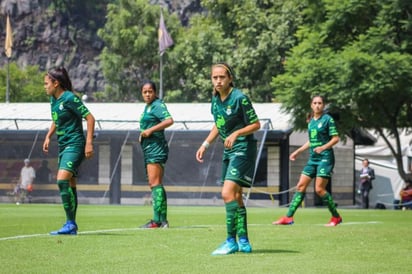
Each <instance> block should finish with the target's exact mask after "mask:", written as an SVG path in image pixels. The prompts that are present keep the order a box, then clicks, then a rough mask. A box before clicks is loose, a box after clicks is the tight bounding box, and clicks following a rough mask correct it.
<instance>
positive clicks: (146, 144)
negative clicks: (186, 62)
mask: <svg viewBox="0 0 412 274" xmlns="http://www.w3.org/2000/svg"><path fill="white" fill-rule="evenodd" d="M141 93H142V97H143V100H144V102H145V103H146V106H145V108H144V111H143V113H142V115H141V116H140V136H139V142H140V144H141V146H142V150H143V157H144V162H145V167H146V175H147V179H148V183H149V187H150V189H151V191H152V205H153V219H152V220H150V221H149V222H148V223H147V224H145V225H143V226H141V228H168V227H169V222H168V220H167V196H166V191H165V189H164V187H163V183H162V180H163V174H164V166H165V164H166V161H167V158H168V154H169V147H168V145H167V141H166V137H165V133H164V131H165V129H166V128H167V127H170V126H171V125H173V118H172V116H171V115H170V113H169V111H168V110H167V107H166V105H165V103H164V102H163V101H162V100H161V99H159V98H158V97H157V95H156V85H155V83H153V82H152V81H145V82H144V83H143V85H142V87H141Z"/></svg>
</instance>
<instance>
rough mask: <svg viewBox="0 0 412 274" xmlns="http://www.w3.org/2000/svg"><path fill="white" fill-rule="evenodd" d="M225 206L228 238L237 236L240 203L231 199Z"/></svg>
mask: <svg viewBox="0 0 412 274" xmlns="http://www.w3.org/2000/svg"><path fill="white" fill-rule="evenodd" d="M225 208H226V230H227V238H228V239H229V238H236V223H237V220H236V215H237V214H236V213H237V211H238V208H239V205H238V203H237V201H231V202H229V203H226V204H225Z"/></svg>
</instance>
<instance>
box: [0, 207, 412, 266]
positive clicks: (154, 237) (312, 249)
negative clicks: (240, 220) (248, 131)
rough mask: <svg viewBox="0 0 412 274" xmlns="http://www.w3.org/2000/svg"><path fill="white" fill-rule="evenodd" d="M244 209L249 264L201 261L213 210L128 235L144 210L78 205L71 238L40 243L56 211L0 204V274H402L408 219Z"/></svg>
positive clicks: (212, 244) (175, 210)
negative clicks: (288, 215) (281, 221)
mask: <svg viewBox="0 0 412 274" xmlns="http://www.w3.org/2000/svg"><path fill="white" fill-rule="evenodd" d="M285 212H286V209H285V208H248V222H249V238H250V240H251V243H252V246H253V252H252V253H251V254H242V253H236V254H232V255H228V256H211V255H210V254H211V252H212V251H213V250H214V249H215V248H216V247H217V246H218V245H219V244H220V243H221V242H222V241H223V240H224V239H225V235H226V228H225V226H224V218H225V212H224V208H223V207H186V206H169V222H170V225H171V228H170V229H161V230H143V229H137V227H138V226H139V225H141V224H143V223H145V222H146V221H147V220H148V219H150V217H151V213H152V211H151V207H149V206H110V205H80V206H79V210H78V224H79V229H80V230H79V232H80V233H79V234H78V235H77V236H49V235H48V232H49V231H51V230H55V229H58V228H60V226H61V225H62V223H63V222H64V212H63V209H62V207H61V205H55V204H53V205H49V204H24V205H19V206H17V205H15V204H0V254H1V255H0V256H1V257H0V258H1V260H0V261H1V264H0V267H1V268H0V273H179V274H180V273H213V274H216V273H227V274H232V273H248V274H252V273H410V272H411V252H412V243H411V240H412V211H395V210H359V209H340V213H341V215H342V217H343V221H344V223H343V224H342V225H339V226H337V227H324V226H323V224H324V223H326V222H327V221H328V220H329V212H328V211H327V209H325V208H300V209H299V210H298V211H297V213H296V215H295V224H294V225H292V226H273V225H271V222H272V221H273V220H275V219H277V218H278V217H280V216H281V215H283V214H285Z"/></svg>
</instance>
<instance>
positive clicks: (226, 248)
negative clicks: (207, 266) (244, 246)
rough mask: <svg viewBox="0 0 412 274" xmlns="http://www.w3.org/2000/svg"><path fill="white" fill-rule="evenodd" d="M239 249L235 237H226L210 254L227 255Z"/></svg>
mask: <svg viewBox="0 0 412 274" xmlns="http://www.w3.org/2000/svg"><path fill="white" fill-rule="evenodd" d="M237 251H239V246H238V244H237V243H236V241H235V239H228V240H226V241H225V242H224V243H223V244H221V245H220V246H219V247H218V248H217V249H216V250H215V251H213V252H212V255H228V254H232V253H235V252H237Z"/></svg>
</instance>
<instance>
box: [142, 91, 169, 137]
mask: <svg viewBox="0 0 412 274" xmlns="http://www.w3.org/2000/svg"><path fill="white" fill-rule="evenodd" d="M169 118H172V115H170V113H169V111H168V110H167V107H166V105H165V104H164V103H163V101H162V100H161V99H159V98H156V99H155V100H154V101H153V102H152V103H150V104H147V105H146V106H145V108H144V111H143V113H142V114H141V116H140V130H141V131H144V130H146V129H148V128H151V127H153V126H155V125H157V124H159V123H160V122H162V121H164V120H166V119H169ZM145 139H146V138H145ZM147 139H152V140H153V139H158V140H159V139H160V140H164V139H165V131H164V130H159V131H155V132H153V134H152V135H151V136H150V137H149V138H147Z"/></svg>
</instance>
